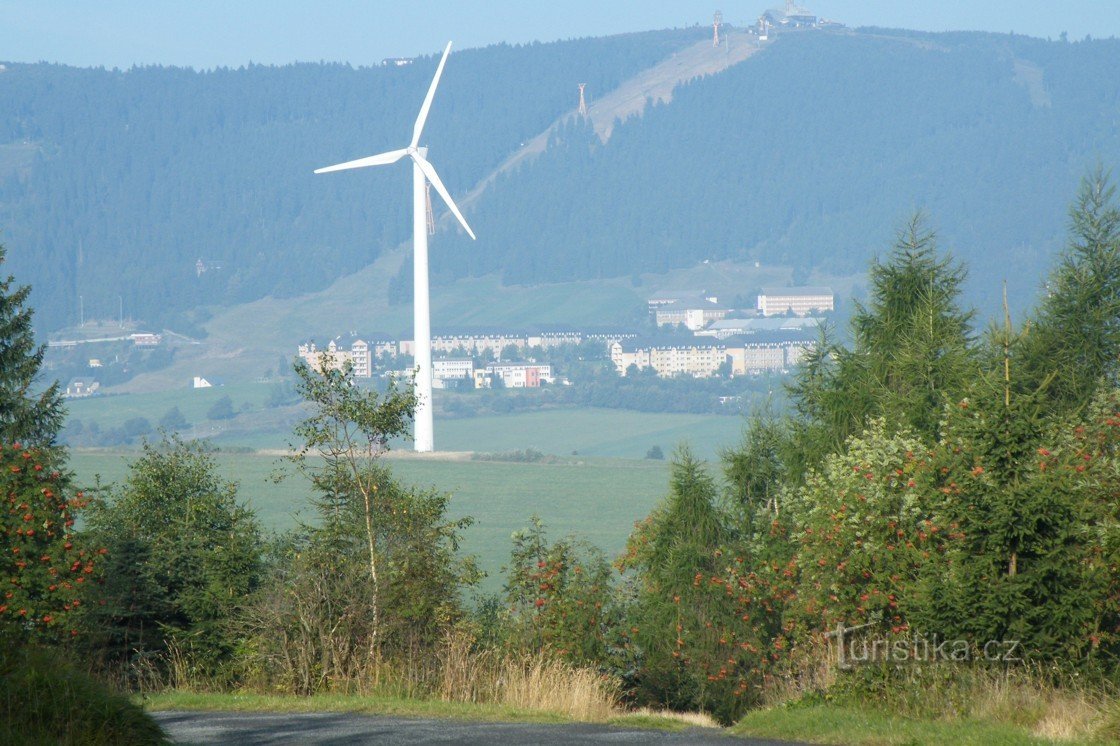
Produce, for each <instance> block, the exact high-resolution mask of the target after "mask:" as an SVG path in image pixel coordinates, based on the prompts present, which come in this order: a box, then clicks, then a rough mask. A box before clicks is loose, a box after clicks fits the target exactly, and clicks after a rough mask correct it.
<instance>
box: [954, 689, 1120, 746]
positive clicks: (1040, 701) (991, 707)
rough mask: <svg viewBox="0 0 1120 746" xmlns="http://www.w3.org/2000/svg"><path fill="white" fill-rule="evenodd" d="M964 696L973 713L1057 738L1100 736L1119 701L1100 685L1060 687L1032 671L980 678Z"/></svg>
mask: <svg viewBox="0 0 1120 746" xmlns="http://www.w3.org/2000/svg"><path fill="white" fill-rule="evenodd" d="M966 696H968V697H969V698H970V700H971V702H972V705H971V707H970V708H969V710H968V715H969V716H970V717H972V718H975V719H977V720H988V721H992V722H999V723H1009V724H1013V725H1018V726H1021V727H1023V728H1026V729H1027V730H1028V731H1030V733H1031V734H1032V735H1034V736H1038V737H1039V738H1046V739H1049V740H1053V741H1083V740H1088V739H1092V738H1094V737H1099V736H1100V735H1101V734H1102V728H1103V727H1104V725H1105V723H1106V721H1107V719H1108V713H1109V710H1110V709H1113V708H1115V700H1114V699H1112V698H1110V697H1108V696H1107V695H1106V694H1105V693H1104V692H1102V691H1100V690H1099V689H1086V688H1084V687H1077V686H1064V687H1061V688H1059V687H1056V686H1054V685H1053V683H1051V682H1048V681H1045V680H1043V679H1042V678H1041V677H1040V676H1038V675H1037V674H1033V673H1029V672H1020V673H1017V674H1010V675H1008V674H1005V675H987V676H977V677H975V678H974V680H973V682H972V685H971V686H970V687H968V690H967V691H966Z"/></svg>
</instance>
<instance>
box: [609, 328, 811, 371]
mask: <svg viewBox="0 0 1120 746" xmlns="http://www.w3.org/2000/svg"><path fill="white" fill-rule="evenodd" d="M814 345H815V342H814V341H813V340H812V339H811V338H810V337H808V335H806V334H804V333H802V334H796V335H775V334H762V333H760V334H757V335H753V336H746V337H735V338H731V339H728V340H718V339H714V338H711V337H698V338H697V340H696V342H675V343H645V344H643V343H640V342H636V343H625V344H624V343H622V342H616V343H614V344H613V345H611V362H613V363H614V366H615V370H616V371H617V372H618V374H619V375H621V376H625V375H626V371H627V369H629V367H630V366H631V365H634V366H637V367H638V369H639V370H641V369H643V368H653V370H654V371H655V372H656V373H657V375H659V376H661V377H664V378H669V377H673V376H691V377H693V378H707V377H708V376H712V375H715V373H716V372H717V371H718V370H719V368H720V366H721V365H723V364H724V362H727V361H730V363H731V375H733V376H742V375H752V374H758V373H764V372H784V371H788V370H790V369H791V368H793V367H795V366H796V365H797V364H798V363H799V362H800V361H801V358H802V356H803V355H804V354H805V350H806V349H810V348H812V347H813V346H814Z"/></svg>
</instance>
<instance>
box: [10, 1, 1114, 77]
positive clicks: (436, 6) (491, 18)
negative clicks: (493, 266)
mask: <svg viewBox="0 0 1120 746" xmlns="http://www.w3.org/2000/svg"><path fill="white" fill-rule="evenodd" d="M777 4H778V2H776V0H759V1H758V2H724V0H707V1H705V2H697V1H696V0H640V1H633V0H628V1H626V2H623V1H615V0H552V2H535V1H534V0H487V1H486V2H466V1H461V2H453V1H452V0H392V1H391V0H367V2H357V1H356V0H353V1H343V0H320V1H319V2H314V3H312V2H296V1H295V0H179V1H178V2H166V1H165V0H0V60H6V61H13V62H35V61H40V60H46V61H50V62H63V63H67V64H72V65H82V66H96V65H104V66H106V67H128V66H131V65H133V64H151V63H158V64H170V65H185V66H191V67H216V66H222V65H226V66H239V65H242V64H245V63H247V62H250V61H252V62H259V63H285V62H294V61H317V60H329V61H342V62H350V63H353V64H355V65H361V64H372V63H376V62H378V61H380V60H381V59H382V58H383V57H390V56H413V55H416V54H420V53H425V52H433V51H436V50H438V49H439V48H440V47H442V45H443V44H444V43H446V41H447V40H448V39H453V40H454V41H455V44H456V46H457V47H458V48H459V49H463V48H467V47H477V46H485V45H487V44H493V43H496V42H501V41H508V42H514V43H516V42H529V41H534V40H539V41H552V40H555V39H564V38H570V37H579V36H601V35H605V34H614V33H621V32H626V31H644V30H649V29H657V28H665V27H670V26H686V25H691V24H694V23H703V24H708V23H711V19H712V12H713V11H714V10H715V9H716V8H720V9H721V10H722V11H723V17H724V19H725V20H726V21H728V22H730V23H734V24H745V23H748V22H750V21H752V20H753V19H755V18H757V17H758V15H759V13H760V12H761V11H762V10H764V9H765V8H767V7H771V6H773V5H777ZM805 6H806V7H808V8H809V10H811V11H813V12H815V13H817V14H818V15H821V16H824V17H827V18H833V19H835V20H838V21H841V22H843V23H846V24H848V25H850V26H859V25H878V26H893V27H903V28H914V29H925V30H931V31H943V30H948V29H972V30H985V31H998V32H1004V33H1006V32H1009V31H1014V32H1015V33H1020V34H1029V35H1031V36H1041V37H1048V36H1049V37H1053V38H1057V37H1058V34H1060V33H1061V32H1062V31H1066V32H1068V33H1069V36H1070V38H1071V39H1080V38H1083V37H1084V36H1086V35H1087V34H1088V35H1092V36H1094V37H1108V36H1118V35H1120V0H1048V1H1046V2H1044V1H1043V0H812V1H807V2H806V3H805Z"/></svg>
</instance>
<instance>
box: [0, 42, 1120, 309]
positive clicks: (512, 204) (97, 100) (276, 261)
mask: <svg viewBox="0 0 1120 746" xmlns="http://www.w3.org/2000/svg"><path fill="white" fill-rule="evenodd" d="M708 33H709V30H707V29H704V28H693V29H686V30H675V31H661V32H650V33H643V34H632V35H625V36H617V37H609V38H602V39H584V40H575V41H566V42H557V43H550V44H531V45H525V46H505V45H503V46H495V47H489V48H486V49H479V50H465V51H457V52H455V53H454V54H453V56H452V58H451V60H450V62H449V64H448V66H447V69H446V72H445V77H444V81H443V83H442V85H441V86H440V91H439V95H438V96H437V98H436V101H435V105H434V108H433V112H432V116H431V119H430V121H429V125H428V128H427V134H426V136H425V140H426V141H427V144H428V145H429V146H430V147H431V158H432V160H433V162H434V163H435V164H436V167H437V168H438V169H439V170H440V173H441V175H442V176H443V179H444V181H445V182H446V183H447V185H448V187H449V188H450V189H451V191H452V192H453V193H454V194H456V195H463V194H464V193H465V192H466V191H467V190H468V189H470V188H471V187H472V186H474V185H475V184H477V183H478V182H479V181H480V180H481V179H483V178H484V177H486V176H487V175H488V174H490V173H492V172H493V170H494V169H495V168H496V167H497V166H498V165H499V164H500V163H502V162H503V161H504V160H505V159H506V158H508V157H509V156H510V155H511V154H513V153H514V152H515V151H516V150H517V149H518V148H519V147H520V146H521V145H522V144H523V143H525V142H527V141H530V140H531V139H532V138H533V137H534V136H536V135H538V134H540V133H541V132H544V131H545V130H547V129H548V128H549V127H550V126H551V125H552V124H553V123H554V122H556V120H557V118H559V117H563V116H565V114H566V113H568V112H571V111H573V110H574V108H575V104H576V101H577V93H578V92H577V87H576V86H577V84H578V83H587V84H588V93H589V94H590V95H591V96H592V98H594V97H596V96H599V95H603V94H604V93H605V92H608V91H610V90H611V89H613V88H615V87H617V86H619V85H620V84H622V83H624V82H625V81H627V80H628V79H631V78H632V77H633V76H636V75H638V74H639V73H641V72H642V71H644V70H647V69H648V68H650V67H651V66H653V65H655V64H657V63H658V62H660V61H663V60H665V59H666V58H667V57H669V56H671V55H672V54H673V53H674V52H675V51H678V50H680V49H683V48H684V47H685V46H688V45H691V44H695V43H697V42H702V40H703V39H704V38H705V37H706V35H707V34H708ZM435 64H436V58H435V57H434V56H429V57H425V58H421V59H418V60H417V61H416V62H415V64H413V65H410V66H405V67H399V68H398V67H383V68H360V69H353V68H351V67H348V66H345V65H335V64H299V65H290V66H284V67H264V66H250V67H247V68H243V69H237V70H226V69H220V70H215V71H208V72H198V71H192V70H184V69H176V68H158V67H152V68H139V69H133V70H129V71H106V70H100V69H92V70H91V69H76V68H70V67H64V66H57V65H43V64H40V65H21V64H11V63H8V64H6V65H5V68H4V70H3V71H2V72H0V242H3V243H4V244H5V245H6V246H7V247H8V249H9V260H10V261H9V263H8V264H7V265H6V266H5V269H6V270H10V271H13V272H15V273H16V274H17V275H18V277H19V279H20V280H21V281H22V282H30V283H32V284H33V285H34V287H35V295H34V298H33V303H34V305H35V306H36V308H37V309H38V321H39V325H40V327H41V328H47V329H53V328H58V327H61V326H64V325H66V324H70V323H73V322H74V321H76V320H77V316H78V298H79V296H81V297H82V299H83V300H84V306H85V312H86V317H87V318H89V317H115V316H116V313H117V312H118V303H119V302H123V305H124V310H125V315H127V316H133V317H137V318H140V319H143V320H145V321H146V322H148V323H149V324H151V325H153V326H156V327H159V326H161V325H170V326H171V327H172V328H176V329H183V328H184V326H183V323H184V322H183V319H184V313H187V312H190V311H191V309H195V308H198V307H201V306H203V305H212V304H228V303H237V302H241V301H247V300H252V299H256V298H259V297H262V296H264V295H268V294H272V295H277V296H281V297H284V296H290V295H294V294H298V293H303V292H306V291H312V290H319V289H322V288H325V287H327V286H328V285H329V284H330V283H331V281H332V280H334V279H335V278H338V277H340V276H343V275H346V274H348V273H351V272H353V271H354V270H356V269H358V268H359V267H362V266H365V265H367V264H369V263H370V262H371V261H372V260H373V258H374V257H375V256H376V255H377V254H378V253H380V252H383V251H384V250H386V249H387V248H389V247H393V246H396V245H398V244H399V243H400V242H401V241H403V240H404V239H406V238H407V237H408V235H409V231H410V227H411V221H410V219H409V211H410V209H411V206H410V200H409V198H408V188H409V183H410V182H409V174H408V168H407V166H406V165H403V164H402V165H397V166H394V167H391V168H388V169H376V170H375V169H370V170H366V171H361V172H352V173H346V174H332V175H329V176H313V175H312V173H311V171H312V170H313V169H314V168H315V167H318V166H323V165H328V164H331V163H336V162H338V161H341V160H346V159H350V158H354V157H360V156H363V155H369V154H372V153H375V152H378V151H380V150H385V149H391V148H397V147H401V146H402V145H403V144H405V143H406V142H407V138H408V137H409V135H410V133H411V124H412V121H413V118H414V117H415V114H416V111H417V109H418V107H419V104H420V101H421V99H422V97H423V94H424V91H425V90H426V88H427V85H428V82H429V80H430V78H431V75H432V73H433V71H434V67H435ZM1118 88H1120V41H1115V40H1106V41H1088V40H1087V41H1082V42H1076V43H1065V42H1048V41H1043V40H1037V39H1031V38H1026V37H1020V36H1011V35H995V34H962V33H958V34H918V33H911V32H898V31H885V30H876V29H863V30H857V31H851V30H837V31H810V32H801V33H788V34H785V35H781V36H779V37H778V38H777V39H776V40H775V41H772V42H771V43H769V45H768V46H767V47H766V48H764V49H763V50H762V51H761V52H759V53H757V54H754V55H753V56H752V57H750V59H747V60H745V61H743V62H741V63H739V64H737V65H733V66H731V67H730V68H728V69H727V70H725V71H724V72H721V73H718V74H715V75H711V76H708V77H703V78H699V79H697V80H695V81H693V82H691V83H689V84H686V85H683V86H681V87H679V88H678V89H677V90H676V91H675V92H674V94H673V97H672V100H671V101H670V102H668V103H665V104H659V105H657V106H654V107H653V108H652V109H649V110H647V112H646V114H645V115H644V116H642V117H640V118H634V119H630V120H628V121H627V122H626V123H624V124H622V125H620V126H618V127H615V128H614V130H613V133H612V135H611V137H610V139H609V140H608V141H607V142H606V143H603V142H601V141H600V139H599V138H598V137H596V136H595V134H594V133H593V132H592V131H591V128H590V127H589V126H587V124H586V123H585V122H580V121H576V120H575V119H574V117H573V119H572V120H571V121H570V122H569V123H568V124H567V125H564V126H561V127H559V128H557V129H556V130H555V131H554V134H553V137H552V145H551V146H550V147H549V148H548V149H547V150H546V151H545V153H544V154H542V155H540V156H538V157H536V158H533V159H526V161H524V162H522V165H521V166H520V167H519V168H518V169H517V170H514V171H512V172H510V173H504V174H502V175H501V176H499V177H498V178H497V179H496V180H495V182H494V183H493V184H492V185H491V186H490V187H489V188H488V189H486V190H485V191H484V192H483V193H482V195H481V196H480V197H479V199H478V200H477V201H475V202H474V203H472V204H471V206H470V209H469V210H468V211H467V216H468V219H469V220H470V221H471V223H472V225H473V227H474V228H475V230H476V233H477V234H478V235H479V241H478V242H477V243H468V242H467V239H466V238H465V237H463V236H462V235H460V234H458V233H456V232H454V231H451V232H448V233H446V234H444V235H440V236H437V239H436V241H435V242H434V243H433V253H434V257H433V263H432V269H433V272H434V273H435V274H436V279H437V281H439V280H443V281H447V280H449V279H453V278H456V277H462V276H465V275H482V274H487V273H492V272H500V273H501V274H502V276H503V278H504V280H505V281H506V282H509V283H535V282H541V281H556V280H569V279H579V278H596V277H611V276H626V275H630V274H634V273H637V272H639V271H641V272H649V271H656V270H658V269H665V268H669V267H674V266H687V265H690V264H693V263H695V262H696V261H698V260H702V259H716V258H745V259H752V260H760V261H762V262H763V263H765V264H776V263H787V264H795V265H798V266H800V267H802V269H803V270H804V268H807V267H810V266H820V267H822V268H823V269H826V270H836V271H843V272H847V271H852V270H857V271H858V270H862V269H864V268H865V267H866V263H867V260H868V258H869V257H870V256H871V255H873V254H875V253H876V252H878V251H880V250H882V249H883V248H884V246H885V244H886V242H887V241H888V240H889V237H890V234H891V232H892V230H893V228H894V227H896V226H898V225H899V224H900V223H901V222H902V221H903V220H904V219H905V218H906V217H907V216H908V215H909V214H910V213H911V212H912V211H913V210H914V209H915V208H918V207H921V208H925V209H926V210H927V211H928V212H929V213H930V215H931V219H932V223H933V225H934V226H935V227H937V228H938V229H939V230H940V234H941V238H942V245H944V246H947V247H950V248H952V249H953V250H954V251H955V252H956V253H957V255H958V256H960V257H962V258H964V259H966V260H967V261H968V262H969V264H970V266H971V268H972V276H973V282H974V289H978V290H980V291H991V290H993V289H994V288H997V287H998V284H999V281H1000V280H1001V279H1002V278H1004V277H1005V276H1008V275H1011V276H1010V277H1009V279H1010V280H1011V281H1012V283H1013V284H1012V297H1013V299H1014V298H1015V297H1021V298H1023V299H1024V301H1023V302H1024V303H1029V302H1030V299H1031V298H1032V297H1033V296H1034V294H1035V291H1036V289H1037V283H1038V280H1039V277H1040V275H1041V271H1042V269H1043V267H1045V266H1046V265H1047V264H1048V263H1049V261H1050V257H1051V255H1052V254H1053V252H1054V251H1055V250H1056V248H1057V247H1058V246H1059V245H1060V244H1061V242H1062V240H1063V237H1064V232H1065V221H1066V217H1065V206H1066V204H1067V203H1068V201H1069V200H1070V198H1071V197H1072V195H1073V193H1074V190H1075V188H1076V184H1077V181H1078V179H1079V177H1080V176H1081V175H1082V174H1083V173H1084V172H1085V171H1086V170H1087V169H1089V168H1091V167H1092V166H1094V165H1096V164H1097V163H1098V162H1100V163H1103V164H1104V165H1105V166H1106V167H1108V166H1112V165H1115V164H1117V163H1120V126H1118V125H1120V121H1118V120H1120V114H1118V112H1120V106H1118V104H1120V93H1118ZM436 207H437V210H438V209H439V207H440V206H439V205H437V206H436ZM200 258H201V259H203V260H204V261H205V262H206V263H207V266H208V267H209V269H208V271H207V272H205V273H203V274H202V275H201V276H197V275H196V271H195V263H196V261H197V260H198V259H200ZM1012 272H1013V273H1012ZM1016 283H1017V284H1016ZM402 284H403V285H407V284H408V283H397V285H398V286H400V285H402ZM977 294H978V293H976V294H974V299H975V298H976V295H977ZM118 299H119V300H118Z"/></svg>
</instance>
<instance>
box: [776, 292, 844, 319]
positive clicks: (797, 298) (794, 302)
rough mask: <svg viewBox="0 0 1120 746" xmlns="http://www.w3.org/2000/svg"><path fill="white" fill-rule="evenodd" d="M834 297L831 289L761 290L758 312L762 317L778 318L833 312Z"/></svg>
mask: <svg viewBox="0 0 1120 746" xmlns="http://www.w3.org/2000/svg"><path fill="white" fill-rule="evenodd" d="M834 304H835V296H834V295H833V293H832V288H825V287H804V288H763V289H762V293H761V294H759V296H758V310H759V311H760V312H761V313H762V315H763V316H778V315H780V314H785V313H790V312H791V311H792V312H793V313H794V315H796V316H809V315H811V314H813V313H814V312H816V313H828V312H831V311H833V310H835V305H834Z"/></svg>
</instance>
